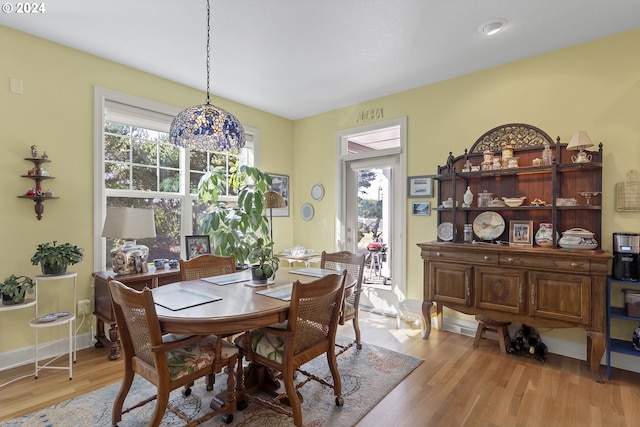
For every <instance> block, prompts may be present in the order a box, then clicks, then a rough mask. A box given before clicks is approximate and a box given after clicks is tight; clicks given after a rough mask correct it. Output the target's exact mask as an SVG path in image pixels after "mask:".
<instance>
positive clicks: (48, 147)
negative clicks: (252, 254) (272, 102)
mask: <svg viewBox="0 0 640 427" xmlns="http://www.w3.org/2000/svg"><path fill="white" fill-rule="evenodd" d="M0 52H2V59H1V60H0V64H1V65H0V81H1V82H2V84H1V86H0V123H1V124H2V125H1V129H2V131H1V132H0V147H2V156H0V182H2V185H1V186H0V199H1V200H2V209H0V241H1V242H2V244H1V245H0V260H2V262H0V279H4V278H5V277H7V276H9V275H10V274H17V275H28V276H31V277H33V276H35V275H37V274H39V273H40V271H39V267H36V266H32V265H31V262H30V258H31V255H32V254H33V252H34V250H35V247H36V245H37V244H38V243H42V242H47V241H52V240H57V241H59V242H61V243H62V242H67V241H68V242H71V243H74V244H77V245H78V246H80V247H82V248H84V249H85V259H84V260H83V261H82V262H80V263H79V264H77V265H74V266H71V268H70V270H74V271H77V272H78V273H79V274H78V299H85V298H86V299H90V300H93V297H92V295H93V290H92V288H91V285H92V279H91V273H92V266H93V248H92V244H93V195H92V194H93V155H94V153H93V114H94V112H93V90H94V86H101V87H104V88H108V89H112V90H116V91H120V92H124V93H127V94H131V95H135V96H138V97H142V98H146V99H149V100H153V101H158V102H162V103H166V104H170V105H174V106H177V107H180V108H182V107H186V106H189V105H196V104H201V103H202V102H203V101H204V98H205V96H204V93H203V92H201V91H197V90H194V89H191V88H188V87H186V86H183V85H179V84H176V83H172V82H170V81H167V80H164V79H161V78H158V77H155V76H152V75H150V74H147V73H143V72H140V71H136V70H133V69H131V68H128V67H125V66H123V65H119V64H116V63H113V62H110V61H107V60H104V59H100V58H98V57H95V56H92V55H87V54H85V53H82V52H79V51H77V50H73V49H69V48H66V47H63V46H61V45H58V44H54V43H50V42H47V41H44V40H42V39H39V38H36V37H32V36H30V35H26V34H24V33H21V32H17V31H14V30H11V29H8V28H6V27H3V26H0ZM167 66H169V67H170V66H171V58H167ZM202 77H203V79H204V78H205V76H204V75H203V76H202ZM11 78H15V79H20V80H22V81H23V94H22V95H17V94H14V93H11V92H10V90H9V89H10V85H9V82H10V79H11ZM212 100H213V103H215V104H216V105H219V106H220V107H222V108H225V109H227V110H228V111H231V112H233V114H234V115H236V117H238V119H239V120H240V121H241V122H242V123H243V124H245V125H247V126H251V127H255V128H258V129H259V130H260V141H261V148H262V149H261V150H260V159H259V164H258V166H259V167H260V168H261V169H263V170H265V171H268V172H272V173H278V174H283V175H291V174H292V170H291V163H292V159H291V153H292V149H291V144H292V135H293V122H291V121H290V120H286V119H283V118H280V117H277V116H274V115H272V114H267V113H264V112H262V111H259V110H255V109H252V108H249V107H247V106H244V105H241V104H237V103H234V102H230V101H227V100H224V99H219V98H216V97H215V96H214V97H213V98H212ZM33 144H35V145H37V146H38V149H39V150H40V152H42V151H46V152H47V153H48V155H49V158H50V160H51V163H48V164H47V166H46V167H47V168H48V169H49V170H50V171H51V174H52V175H53V176H55V179H54V180H52V181H49V182H46V183H44V189H46V188H51V189H52V190H53V191H54V192H55V193H56V195H58V196H59V197H60V198H59V199H57V200H52V201H47V202H45V210H44V216H43V218H42V220H40V221H38V220H37V219H36V216H35V213H34V208H33V202H31V201H29V200H23V199H19V198H17V197H16V196H17V195H18V194H22V193H24V192H26V191H27V190H28V189H29V188H31V187H32V186H33V181H30V180H27V179H26V178H21V177H20V175H25V174H26V172H27V170H28V169H30V168H31V167H33V164H32V163H31V162H28V161H25V160H24V158H25V157H29V155H30V150H29V147H30V146H31V145H33ZM292 230H293V226H292V220H291V218H290V217H289V218H275V219H274V238H275V240H276V241H277V242H278V243H279V246H280V245H281V248H285V247H290V246H292V245H293V243H292V242H293V231H292ZM277 249H278V248H277ZM51 285H52V286H49V288H52V287H55V286H61V289H64V288H63V287H62V286H63V284H62V283H61V284H57V283H51ZM52 289H53V288H52ZM66 289H67V290H68V289H69V288H66ZM67 290H64V291H63V292H64V295H61V297H62V298H63V299H64V298H71V295H70V293H69V292H68V291H67ZM50 299H51V300H53V299H55V294H52V295H51V296H50V297H47V298H40V300H41V301H43V302H45V301H47V303H46V304H44V305H43V307H42V309H41V312H42V314H45V313H48V312H51V311H58V310H60V309H61V308H60V307H59V306H57V305H56V304H53V303H51V302H49V301H50ZM32 317H33V310H32V309H25V310H18V311H11V312H0V353H2V352H5V351H9V350H12V349H17V348H21V347H25V346H29V345H32V344H33V331H32V330H31V329H30V328H29V327H28V326H27V325H28V321H29V320H30V319H31V318H32ZM91 319H92V320H93V318H91ZM59 329H64V328H59ZM88 331H89V328H88V327H87V326H86V324H85V326H84V327H83V329H82V330H81V331H80V332H81V333H82V332H88ZM48 332H49V331H44V333H43V334H41V335H43V339H44V340H47V339H48V338H49V336H48V335H47V333H48ZM53 337H54V338H55V336H53Z"/></svg>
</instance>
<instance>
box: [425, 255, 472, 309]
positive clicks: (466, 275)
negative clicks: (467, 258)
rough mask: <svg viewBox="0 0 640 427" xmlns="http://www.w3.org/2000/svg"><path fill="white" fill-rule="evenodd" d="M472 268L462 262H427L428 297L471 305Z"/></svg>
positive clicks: (432, 299)
mask: <svg viewBox="0 0 640 427" xmlns="http://www.w3.org/2000/svg"><path fill="white" fill-rule="evenodd" d="M472 270H473V267H471V266H467V265H463V264H453V263H447V262H432V263H429V283H430V286H429V299H430V300H431V301H440V302H448V303H452V304H462V305H467V306H471V304H472V301H473V300H472V298H471V274H472Z"/></svg>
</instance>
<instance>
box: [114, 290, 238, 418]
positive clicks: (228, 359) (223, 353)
mask: <svg viewBox="0 0 640 427" xmlns="http://www.w3.org/2000/svg"><path fill="white" fill-rule="evenodd" d="M109 289H110V291H111V299H112V301H113V311H114V313H115V317H116V324H117V326H118V330H119V332H120V344H121V347H122V349H123V353H124V378H123V379H122V384H121V386H120V391H119V392H118V395H117V396H116V399H115V402H114V403H113V409H112V413H111V417H112V423H113V425H114V426H117V424H118V423H119V422H120V421H121V420H122V415H123V414H125V413H127V412H129V411H130V410H132V409H134V408H137V407H139V406H142V405H144V404H146V403H149V402H151V401H153V400H155V399H157V404H156V408H155V410H154V412H153V415H152V416H151V419H150V420H149V426H158V425H159V424H160V420H161V419H162V417H163V415H164V413H165V410H166V409H167V408H168V409H169V410H170V411H171V412H174V413H175V414H176V415H177V416H179V417H180V418H182V419H183V420H185V421H187V422H188V424H187V425H190V426H191V425H197V424H199V423H201V422H203V421H205V420H207V419H210V418H212V417H214V416H215V415H218V414H223V413H224V414H225V416H224V421H225V422H226V423H230V422H231V421H233V414H234V412H235V411H236V396H235V376H234V368H235V365H236V363H237V361H238V348H237V347H235V346H234V345H232V344H230V343H228V342H226V341H224V340H220V339H217V338H216V337H215V336H212V335H210V336H180V335H173V334H167V335H163V334H162V332H161V329H160V322H159V321H158V317H157V314H156V309H155V305H154V302H153V296H152V293H151V290H150V289H149V288H147V287H145V288H144V289H143V290H142V291H137V290H135V289H133V288H130V287H128V286H126V285H124V284H122V283H121V282H118V281H116V280H111V281H110V282H109ZM223 368H226V370H227V375H228V376H227V389H226V395H225V397H224V400H220V399H218V398H214V402H212V405H211V406H212V407H215V408H217V409H215V410H213V411H210V412H208V413H206V414H205V415H204V416H202V417H200V418H198V419H190V418H189V417H188V416H187V415H186V414H185V413H183V412H182V411H180V410H179V409H177V408H175V407H174V406H173V405H171V404H170V403H169V393H170V392H171V391H172V390H175V389H177V388H179V387H183V386H187V388H185V390H184V391H183V395H185V396H188V395H189V394H191V389H190V388H189V386H190V385H192V384H193V383H194V381H195V380H197V379H198V378H200V377H203V376H204V377H211V376H214V375H215V374H216V373H220V372H222V370H223ZM136 374H137V375H140V376H141V377H143V378H145V379H146V380H147V381H149V382H150V383H151V384H153V385H155V386H156V388H157V394H156V396H153V397H151V398H148V399H146V400H144V401H142V402H140V403H138V404H135V405H132V406H131V407H129V408H128V409H125V410H123V405H124V401H125V398H126V397H127V394H128V393H129V390H130V388H131V384H132V382H133V379H134V377H135V375H136ZM211 383H212V382H211ZM214 403H215V404H214Z"/></svg>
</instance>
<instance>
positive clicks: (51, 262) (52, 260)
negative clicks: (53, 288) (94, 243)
mask: <svg viewBox="0 0 640 427" xmlns="http://www.w3.org/2000/svg"><path fill="white" fill-rule="evenodd" d="M83 257H84V250H83V249H82V248H79V247H78V246H76V245H72V244H71V243H63V244H61V245H58V244H57V240H54V241H53V242H47V243H40V244H39V245H38V247H37V248H36V252H35V253H34V254H33V256H32V257H31V264H33V265H38V264H40V267H41V268H42V274H50V275H58V274H65V273H66V272H67V266H68V265H73V264H76V263H78V262H80V261H82V258H83Z"/></svg>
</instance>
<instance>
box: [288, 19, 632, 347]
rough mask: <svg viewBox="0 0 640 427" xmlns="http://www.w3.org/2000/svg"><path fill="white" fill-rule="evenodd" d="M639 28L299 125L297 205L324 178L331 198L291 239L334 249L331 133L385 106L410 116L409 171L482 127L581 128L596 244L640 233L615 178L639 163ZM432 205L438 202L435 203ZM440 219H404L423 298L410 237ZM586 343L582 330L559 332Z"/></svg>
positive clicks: (412, 280) (431, 229)
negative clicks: (599, 184)
mask: <svg viewBox="0 0 640 427" xmlns="http://www.w3.org/2000/svg"><path fill="white" fill-rule="evenodd" d="M639 45H640V30H634V31H631V32H627V33H623V34H620V35H616V36H613V37H608V38H604V39H600V40H596V41H594V42H590V43H586V44H583V45H579V46H576V47H572V48H567V49H563V50H559V51H555V52H552V53H549V54H545V55H540V56H537V57H533V58H529V59H526V60H522V61H518V62H514V63H511V64H507V65H504V66H500V67H495V68H492V69H489V70H485V71H481V72H476V73H473V74H469V75H466V76H462V77H459V78H455V79H451V80H448V81H444V82H441V83H437V84H432V85H428V86H423V87H420V88H417V89H414V90H410V91H406V92H402V93H398V94H394V95H391V96H387V97H384V98H380V99H376V100H372V101H369V102H365V103H362V104H358V105H354V106H351V107H348V108H343V109H340V110H335V111H331V112H328V113H325V114H321V115H318V116H314V117H311V118H307V119H304V120H299V121H296V123H295V133H294V145H295V148H296V149H295V155H294V166H293V168H294V175H295V179H294V180H293V188H292V192H293V193H294V194H298V195H302V196H299V197H301V198H302V199H303V200H300V199H298V198H296V200H295V201H294V206H293V210H294V211H295V212H297V210H299V207H300V205H301V204H302V203H304V202H307V201H309V200H308V199H309V197H303V196H306V195H307V194H308V191H309V188H310V187H311V185H312V184H313V183H314V182H322V183H323V184H324V185H325V187H326V189H327V197H325V198H324V199H323V200H322V201H321V202H319V203H314V207H315V209H316V217H319V218H326V219H327V222H326V226H321V225H320V224H319V223H318V221H314V220H315V218H314V220H312V221H309V222H304V221H302V220H300V219H299V215H297V217H296V218H295V220H294V227H295V229H294V235H295V238H296V241H299V242H300V243H302V244H305V245H311V242H313V246H314V247H321V248H323V247H333V245H334V241H333V240H334V239H333V236H334V235H333V227H334V218H335V215H334V212H335V195H334V194H335V171H334V166H333V165H334V164H335V161H336V142H335V139H336V138H335V134H336V131H338V130H342V129H348V128H352V127H356V126H360V125H362V123H357V122H356V118H357V113H359V112H361V111H363V110H366V109H371V108H383V111H384V118H382V119H381V120H389V119H393V118H397V117H402V116H407V122H408V131H407V139H408V147H407V155H408V160H407V175H408V176H411V175H424V174H433V173H435V172H436V168H437V165H438V164H444V163H445V161H446V158H447V155H448V153H449V151H453V153H454V155H460V154H462V153H463V151H464V149H465V148H469V147H471V145H472V144H473V143H474V142H475V140H476V139H477V138H478V137H480V136H481V135H482V134H483V133H484V132H486V131H487V130H489V129H491V128H493V127H495V126H498V125H501V124H505V123H528V124H532V125H534V126H536V127H539V128H541V129H542V130H544V131H546V132H547V133H549V134H550V135H551V136H552V137H553V138H555V137H556V136H560V137H561V139H562V141H564V142H568V140H569V139H570V138H571V135H572V134H573V132H575V131H577V130H586V131H587V132H588V133H589V135H590V137H591V139H592V140H593V141H594V142H595V143H596V144H597V143H599V142H603V144H604V179H603V181H604V182H603V193H604V194H603V195H602V204H603V221H602V222H603V224H602V244H603V248H604V249H606V250H609V251H610V250H611V249H612V238H611V235H612V233H613V232H617V231H621V232H639V231H640V212H626V213H622V212H617V211H616V210H615V198H614V189H615V183H617V182H621V181H623V180H624V174H625V172H626V171H627V170H629V169H631V168H638V167H639V164H640V51H639V50H638V46H639ZM433 201H435V199H433ZM436 226H437V224H436V216H435V215H432V216H430V217H427V218H425V217H413V216H412V215H407V236H408V239H407V248H406V250H407V293H408V296H409V297H411V298H417V299H420V298H422V263H421V259H420V255H419V250H418V248H417V247H416V243H418V242H423V241H430V240H434V239H436ZM559 334H560V335H561V336H565V337H568V338H569V339H575V340H583V339H584V332H582V331H578V332H575V331H573V332H572V331H564V332H559Z"/></svg>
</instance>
